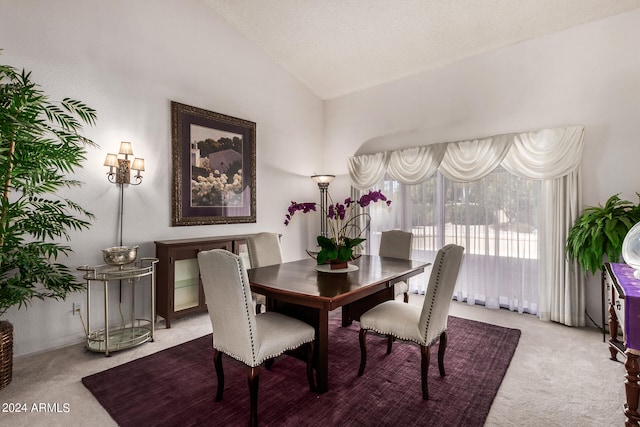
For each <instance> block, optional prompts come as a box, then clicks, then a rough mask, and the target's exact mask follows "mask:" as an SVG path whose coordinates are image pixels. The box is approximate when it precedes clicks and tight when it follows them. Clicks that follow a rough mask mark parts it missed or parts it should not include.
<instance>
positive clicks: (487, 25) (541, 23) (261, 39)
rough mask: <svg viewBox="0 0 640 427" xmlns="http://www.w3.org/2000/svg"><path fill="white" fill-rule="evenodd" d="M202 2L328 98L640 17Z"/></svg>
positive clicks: (542, 9)
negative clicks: (611, 19) (586, 26)
mask: <svg viewBox="0 0 640 427" xmlns="http://www.w3.org/2000/svg"><path fill="white" fill-rule="evenodd" d="M204 1H205V2H206V3H208V4H209V5H210V7H211V8H213V9H214V10H215V11H216V12H217V13H218V14H219V15H220V16H222V18H223V19H224V20H226V21H227V22H228V23H229V24H230V25H231V26H232V27H235V28H236V29H237V30H238V31H239V32H240V33H242V34H244V36H245V37H246V38H247V39H249V40H250V41H251V42H252V43H254V44H255V45H256V46H257V47H258V48H260V49H261V50H263V51H264V52H265V53H266V54H267V55H269V56H270V57H271V58H272V59H273V60H274V61H276V62H277V63H279V64H280V65H281V66H282V67H283V68H284V69H286V70H287V71H288V72H290V73H291V74H292V75H293V76H295V77H296V78H297V79H298V80H300V81H301V82H302V83H303V84H305V85H306V86H307V87H309V88H310V89H311V90H312V91H313V92H314V93H316V94H317V95H318V96H319V97H320V98H322V99H330V98H334V97H338V96H341V95H345V94H348V93H351V92H354V91H358V90H361V89H366V88H368V87H372V86H375V85H378V84H382V83H385V82H388V81H392V80H396V79H399V78H402V77H405V76H408V75H412V74H416V73H419V72H422V71H425V70H429V69H433V68H436V67H440V66H443V65H446V64H448V63H451V62H454V61H457V60H460V59H462V58H465V57H469V56H472V55H476V54H480V53H483V52H486V51H489V50H492V49H497V48H500V47H504V46H508V45H511V44H514V43H518V42H521V41H523V40H527V39H532V38H535V37H540V36H544V35H547V34H551V33H554V32H557V31H562V30H564V29H567V28H570V27H573V26H576V25H580V24H583V23H587V22H590V21H594V20H598V19H601V18H605V17H608V16H612V15H615V14H618V13H622V12H625V11H629V10H632V9H636V8H640V1H639V0H204ZM639 24H640V23H639Z"/></svg>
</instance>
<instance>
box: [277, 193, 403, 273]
mask: <svg viewBox="0 0 640 427" xmlns="http://www.w3.org/2000/svg"><path fill="white" fill-rule="evenodd" d="M329 200H330V201H331V204H330V205H329V206H328V207H327V210H326V212H322V214H323V215H326V217H327V218H328V221H327V225H328V228H329V233H330V236H331V237H325V236H318V237H317V240H318V246H320V252H318V254H317V256H316V260H317V262H318V265H321V264H325V263H327V262H347V261H349V260H351V259H353V249H354V248H355V247H357V246H358V245H360V244H361V243H362V242H364V241H365V240H366V239H364V238H362V235H363V233H364V231H365V230H366V229H367V227H368V225H369V214H367V213H363V212H361V213H358V211H357V210H356V206H360V207H363V208H365V207H367V206H369V205H370V204H371V203H376V202H385V203H386V205H387V206H389V205H390V204H391V200H387V198H386V196H385V195H384V194H382V192H381V191H380V190H378V191H369V192H368V193H367V194H363V195H362V196H361V197H360V198H359V199H358V200H353V199H351V197H348V198H346V199H345V200H344V202H343V203H339V202H338V203H334V202H333V200H332V199H331V196H329ZM316 210H317V204H316V203H315V202H305V203H297V202H291V205H290V206H289V209H288V213H287V214H286V216H285V221H284V224H285V225H289V223H290V222H291V219H292V217H293V215H294V214H295V213H296V212H299V211H300V212H302V213H308V212H311V211H316ZM362 218H365V219H366V224H365V226H364V227H361V222H360V219H362Z"/></svg>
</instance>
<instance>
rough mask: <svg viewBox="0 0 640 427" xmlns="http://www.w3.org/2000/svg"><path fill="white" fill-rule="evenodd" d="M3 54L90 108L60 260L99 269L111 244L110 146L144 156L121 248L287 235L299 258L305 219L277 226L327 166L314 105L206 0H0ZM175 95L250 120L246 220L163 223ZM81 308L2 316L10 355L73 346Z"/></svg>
mask: <svg viewBox="0 0 640 427" xmlns="http://www.w3.org/2000/svg"><path fill="white" fill-rule="evenodd" d="M0 49H3V51H2V52H0V61H1V63H2V64H8V65H12V66H15V67H17V68H23V67H24V68H26V69H27V70H31V71H32V72H33V79H34V80H35V81H37V82H38V83H39V84H40V85H41V86H42V87H43V88H44V89H45V91H46V92H47V93H48V94H49V95H50V97H51V99H54V100H56V99H57V100H59V99H62V98H63V97H67V96H68V97H72V98H76V99H79V100H81V101H83V102H85V103H87V104H88V105H90V106H91V107H93V108H95V109H96V110H97V111H98V121H97V126H95V127H94V128H87V129H86V131H85V132H84V133H85V135H86V136H88V137H90V138H91V139H93V140H94V141H95V142H96V143H98V144H99V145H100V148H99V149H90V150H89V153H88V156H87V161H86V163H85V167H84V169H83V170H81V171H80V172H79V173H78V179H80V180H82V181H83V182H84V183H85V184H84V186H83V187H82V188H81V189H75V190H74V191H73V193H72V194H71V197H72V199H73V200H74V201H77V202H79V203H80V204H81V205H83V206H84V207H86V208H87V209H89V210H90V211H92V212H93V213H94V214H95V215H96V217H97V218H96V220H95V221H94V222H93V226H92V227H91V228H90V229H89V230H87V231H83V232H81V233H75V234H73V236H72V240H71V242H70V244H71V246H72V248H73V249H74V251H75V254H74V255H73V256H72V257H70V258H69V259H66V260H63V262H64V263H65V264H67V265H69V266H70V267H71V268H73V269H75V267H77V266H79V265H83V264H89V265H96V264H99V263H102V258H101V252H100V249H101V248H105V247H109V246H114V245H116V244H117V243H118V237H117V234H118V233H117V231H118V225H117V224H118V220H117V212H118V197H119V193H118V187H117V186H116V185H113V184H110V183H108V182H107V179H106V172H107V170H106V168H105V167H103V166H102V164H103V162H104V158H105V156H106V153H107V152H116V150H117V149H118V147H119V143H120V141H131V142H132V144H133V148H134V153H135V155H136V156H140V157H143V158H144V159H145V162H146V169H147V170H146V172H145V173H144V180H143V183H142V185H140V186H129V187H128V188H125V203H124V206H125V214H124V234H125V237H124V244H139V245H140V251H139V256H154V254H155V246H154V244H153V242H154V241H155V240H161V239H172V238H182V237H195V236H218V235H227V234H242V233H251V232H257V231H263V230H272V231H275V232H278V233H282V234H283V235H284V237H283V252H284V257H285V258H286V259H297V258H300V257H301V256H302V255H303V254H304V251H303V250H304V248H306V247H307V245H308V243H309V242H308V234H309V233H308V231H307V230H306V228H305V226H306V225H309V224H310V222H309V221H304V220H301V221H298V222H297V223H295V224H292V225H291V226H289V227H288V228H286V229H285V227H284V225H283V220H284V214H285V213H286V208H287V207H288V205H289V203H290V201H291V200H309V199H310V200H315V198H316V197H317V194H318V191H317V188H316V187H315V184H313V182H312V181H311V180H310V179H309V175H311V174H312V173H313V171H322V169H323V168H322V141H323V104H322V101H321V100H319V99H318V98H317V97H316V96H315V95H313V94H312V93H311V92H310V91H309V90H308V89H307V88H305V87H304V86H303V85H301V84H300V83H299V82H298V81H297V80H294V79H293V78H292V77H291V76H290V75H289V74H287V73H286V72H285V71H284V70H283V69H282V68H280V67H279V66H277V65H275V64H274V63H273V62H272V61H271V60H270V59H269V58H268V57H266V55H264V54H262V53H261V52H259V51H257V50H256V49H254V48H253V47H252V46H251V45H250V44H249V43H248V42H247V41H246V40H245V39H244V38H243V37H242V36H240V35H239V33H237V32H236V31H234V30H232V29H230V28H229V27H228V26H227V25H226V24H225V23H224V22H223V21H222V20H221V19H220V18H219V16H217V15H216V14H215V13H213V12H211V11H210V10H209V9H208V8H207V7H205V6H204V5H203V2H201V1H199V0H186V1H185V0H181V1H169V0H136V1H130V0H109V1H103V0H83V1H77V0H56V1H55V2H52V1H47V0H39V1H37V0H0ZM171 100H174V101H178V102H182V103H184V104H188V105H192V106H196V107H200V108H204V109H207V110H210V111H215V112H218V113H222V114H227V115H231V116H235V117H240V118H242V119H246V120H250V121H253V122H256V124H257V223H256V224H235V225H211V226H189V227H171V174H172V173H171V169H172V161H171V124H170V122H171V115H170V101H171ZM311 225H312V226H313V225H314V224H311ZM311 234H313V233H311ZM96 289H97V288H96ZM92 296H96V297H97V292H96V293H93V295H92ZM114 298H116V299H115V300H114V301H113V302H114V304H113V306H114V309H115V307H116V306H117V304H115V302H116V301H117V295H114ZM123 298H124V300H125V301H127V299H128V294H125V295H123ZM83 300H84V295H83V294H82V293H78V294H73V295H71V296H70V297H69V298H68V299H67V301H62V302H56V301H47V302H41V301H34V302H33V304H32V306H30V307H28V308H27V309H24V308H23V309H20V310H17V309H11V310H10V311H9V312H8V313H7V315H6V316H5V317H6V318H7V320H9V321H11V322H12V323H13V325H14V328H15V331H14V351H15V354H16V355H17V356H20V355H24V354H29V353H33V352H38V351H42V350H44V349H49V348H54V347H57V346H62V345H66V344H69V343H75V342H80V341H82V337H83V332H82V326H81V323H80V321H79V318H78V316H73V315H72V314H71V312H72V302H73V301H83ZM96 301H98V302H99V300H96ZM113 314H114V318H116V317H115V316H116V315H117V310H114V313H113ZM96 322H97V323H100V317H97V318H96Z"/></svg>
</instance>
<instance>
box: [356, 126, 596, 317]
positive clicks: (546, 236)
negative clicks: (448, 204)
mask: <svg viewBox="0 0 640 427" xmlns="http://www.w3.org/2000/svg"><path fill="white" fill-rule="evenodd" d="M583 133H584V128H583V127H582V126H573V127H567V128H556V129H543V130H540V131H535V132H525V133H514V134H505V135H497V136H493V137H490V138H483V139H476V140H469V141H458V142H452V143H446V144H434V145H429V146H424V147H418V148H410V149H403V150H396V151H391V152H384V153H377V154H373V155H362V156H357V157H352V158H350V159H349V172H350V176H351V181H352V185H353V186H354V187H355V188H357V189H361V190H364V189H367V188H370V187H372V186H374V185H376V184H377V183H378V182H379V181H380V180H382V178H383V177H384V176H385V173H387V174H388V175H389V176H390V177H392V178H393V179H394V180H396V181H397V182H399V183H402V184H416V183H418V182H423V181H426V180H427V179H429V178H431V177H432V176H433V175H434V174H435V172H436V171H439V172H441V173H442V175H443V176H445V177H446V178H447V179H449V180H451V181H457V182H473V181H476V180H479V179H481V178H483V177H486V176H487V175H488V174H490V173H491V172H492V171H494V170H495V169H496V168H497V167H498V166H501V167H503V168H504V169H505V170H506V171H508V172H510V173H512V174H514V175H517V176H520V177H522V178H528V179H536V180H540V181H541V182H542V190H541V201H540V202H541V209H542V213H543V214H542V216H541V218H540V242H539V244H540V262H539V278H540V279H539V286H538V294H539V301H538V313H539V316H540V318H541V319H543V320H553V321H558V322H560V323H563V324H567V325H571V326H583V325H584V306H585V301H584V291H583V283H582V276H581V275H580V274H579V273H578V272H579V269H577V268H576V267H575V266H574V265H570V264H569V263H568V261H567V260H566V257H565V256H564V247H565V241H566V237H567V233H568V230H569V228H570V227H571V225H572V224H573V223H574V222H575V220H576V218H577V217H578V215H579V209H580V206H581V193H580V191H581V186H580V161H581V159H582V147H583Z"/></svg>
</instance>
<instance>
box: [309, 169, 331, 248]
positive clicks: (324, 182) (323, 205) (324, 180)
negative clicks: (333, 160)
mask: <svg viewBox="0 0 640 427" xmlns="http://www.w3.org/2000/svg"><path fill="white" fill-rule="evenodd" d="M334 178H335V175H312V176H311V179H312V180H313V182H315V183H316V184H318V188H319V189H320V212H321V215H320V235H321V236H322V237H327V198H328V194H327V189H328V188H329V184H330V183H331V181H333V179H334Z"/></svg>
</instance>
